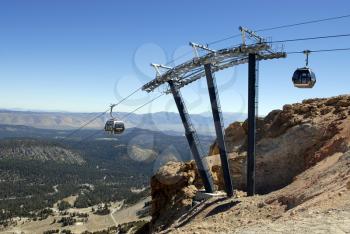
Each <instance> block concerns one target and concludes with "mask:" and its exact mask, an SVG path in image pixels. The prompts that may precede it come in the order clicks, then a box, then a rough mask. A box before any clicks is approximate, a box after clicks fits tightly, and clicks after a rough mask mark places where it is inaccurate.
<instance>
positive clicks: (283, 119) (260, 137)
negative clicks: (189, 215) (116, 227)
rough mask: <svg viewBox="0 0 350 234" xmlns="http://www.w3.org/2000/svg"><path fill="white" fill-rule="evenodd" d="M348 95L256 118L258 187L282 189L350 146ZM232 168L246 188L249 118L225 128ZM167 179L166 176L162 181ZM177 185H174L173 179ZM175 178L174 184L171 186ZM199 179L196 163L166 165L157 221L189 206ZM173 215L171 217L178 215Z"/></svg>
mask: <svg viewBox="0 0 350 234" xmlns="http://www.w3.org/2000/svg"><path fill="white" fill-rule="evenodd" d="M349 120H350V96H347V95H343V96H337V97H332V98H323V99H308V100H304V101H303V102H302V103H296V104H292V105H285V106H284V107H283V109H282V110H274V111H272V112H270V113H269V114H268V115H267V116H266V117H265V118H259V119H258V120H257V148H256V189H257V192H258V193H261V194H264V193H268V192H271V191H274V190H277V189H280V188H282V187H284V186H286V185H288V184H290V183H291V182H293V179H295V177H296V176H297V175H299V174H300V173H302V172H303V171H305V170H307V169H309V168H310V167H313V166H315V165H316V164H317V163H318V162H320V161H322V160H323V159H325V158H327V157H330V156H333V155H334V154H336V153H339V154H342V153H344V152H346V151H349V149H350V147H349V146H350V121H349ZM225 136H226V146H227V149H228V151H229V152H230V153H229V163H230V171H231V176H232V179H233V185H234V188H235V189H238V190H245V186H246V181H245V180H246V179H245V178H246V152H245V151H246V145H247V143H246V141H247V121H245V122H243V123H239V122H235V123H233V124H231V125H230V126H229V127H228V128H227V129H226V130H225ZM218 152H219V149H218V146H217V144H216V143H214V144H213V145H212V146H211V148H210V154H209V155H211V156H209V157H207V158H206V159H207V161H208V163H209V165H210V167H211V170H212V173H213V177H214V179H215V184H216V186H217V187H218V189H223V179H222V175H221V165H220V160H219V155H217V154H218ZM159 178H166V179H159ZM174 180H175V181H176V183H173V181H174ZM168 182H171V183H170V184H167V183H168ZM200 186H201V185H200V179H199V178H198V176H197V173H196V170H195V164H194V163H193V162H190V163H184V164H181V163H177V164H168V165H166V166H165V167H163V168H161V169H160V171H159V172H158V173H157V174H156V175H155V176H154V177H153V178H152V198H153V211H152V216H153V221H152V222H153V224H154V227H160V226H159V224H160V223H162V225H167V224H169V223H171V222H172V218H171V217H169V215H167V214H168V213H174V214H175V213H176V214H179V213H177V212H172V211H175V210H177V209H178V210H181V211H182V212H181V213H184V212H185V210H186V209H188V208H189V207H191V202H192V200H191V199H192V198H193V197H194V194H195V191H196V189H198V188H200ZM174 214H172V215H174Z"/></svg>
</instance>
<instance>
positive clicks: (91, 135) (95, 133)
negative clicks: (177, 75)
mask: <svg viewBox="0 0 350 234" xmlns="http://www.w3.org/2000/svg"><path fill="white" fill-rule="evenodd" d="M164 94H165V93H162V94H160V95H158V96H157V97H155V98H153V99H151V100H150V101H148V102H146V103H144V104H142V105H141V106H139V107H137V108H135V109H134V110H132V111H131V112H129V113H127V114H125V115H124V116H123V117H122V118H121V120H123V121H124V120H125V118H126V117H128V116H130V115H131V114H132V113H135V112H136V111H138V110H139V109H141V108H142V107H144V106H146V105H148V104H150V103H152V102H153V101H155V100H157V99H158V98H160V97H161V96H163V95H164ZM102 131H103V129H102ZM100 132H101V129H98V130H96V132H93V133H92V134H90V135H89V136H87V137H85V138H83V139H82V140H80V141H79V142H78V143H81V142H84V141H86V140H88V139H90V138H91V137H94V136H96V135H97V134H99V133H100Z"/></svg>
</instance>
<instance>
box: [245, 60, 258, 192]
mask: <svg viewBox="0 0 350 234" xmlns="http://www.w3.org/2000/svg"><path fill="white" fill-rule="evenodd" d="M256 78H257V77H256V54H249V58H248V151H247V194H248V196H253V195H254V194H255V137H256V116H255V115H256V113H255V110H256V104H257V103H256V91H257V90H256V89H257V86H256V82H257V81H256Z"/></svg>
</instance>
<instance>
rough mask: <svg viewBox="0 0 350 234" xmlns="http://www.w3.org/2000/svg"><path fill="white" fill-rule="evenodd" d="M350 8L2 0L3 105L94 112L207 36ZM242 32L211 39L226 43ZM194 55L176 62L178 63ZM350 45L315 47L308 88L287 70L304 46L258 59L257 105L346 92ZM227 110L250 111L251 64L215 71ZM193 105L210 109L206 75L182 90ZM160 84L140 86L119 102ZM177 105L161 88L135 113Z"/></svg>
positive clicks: (340, 4) (312, 31)
mask: <svg viewBox="0 0 350 234" xmlns="http://www.w3.org/2000/svg"><path fill="white" fill-rule="evenodd" d="M346 14H350V2H349V1H347V0H344V1H337V0H334V1H321V0H320V1H316V0H315V1H305V0H303V1H302V0H293V1H272V0H270V1H268V0H266V1H258V0H256V1H233V0H230V1H229V0H226V1H205V0H202V1H188V0H187V1H186V0H177V1H153V0H148V1H135V0H133V1H116V0H115V1H107V0H98V1H97V0H94V1H92V0H74V1H73V0H51V1H48V0H26V1H25V0H22V1H19V0H1V1H0V82H1V83H0V108H23V109H35V110H38V109H39V110H65V111H74V112H94V111H103V110H105V109H106V108H107V107H108V105H109V104H110V103H115V102H118V100H120V98H121V97H124V96H126V95H128V94H129V93H130V92H132V91H133V90H135V89H137V88H138V87H140V86H141V85H142V84H143V83H145V82H147V81H149V80H151V79H153V78H154V75H155V73H154V71H153V70H152V69H151V67H150V66H149V63H151V62H154V63H167V62H169V61H170V60H172V59H173V58H175V57H178V56H179V55H182V54H183V53H186V52H188V51H190V50H191V48H190V47H189V46H188V42H189V41H193V42H198V43H208V42H211V41H214V40H217V39H221V38H224V37H227V36H230V35H233V34H237V33H239V31H238V27H239V26H240V25H243V26H246V27H248V28H251V29H260V28H265V27H273V26H279V25H283V24H290V23H297V22H302V21H308V20H313V19H320V18H327V17H333V16H340V15H346ZM349 24H350V18H346V19H342V20H335V21H328V22H323V23H318V24H310V25H305V26H301V27H295V28H288V29H280V30H274V31H268V32H264V33H261V35H262V36H266V37H272V39H273V40H280V39H290V38H300V37H312V36H321V35H333V34H345V33H350V27H349ZM349 39H350V38H337V39H328V40H317V41H303V42H296V43H287V44H285V47H284V48H285V50H286V51H295V50H304V49H312V50H316V49H328V48H341V47H350V40H349ZM237 43H240V38H235V39H232V40H228V41H225V42H223V43H220V44H216V45H215V46H214V48H216V49H218V48H223V47H228V46H232V45H235V44H237ZM191 56H192V54H190V55H188V56H186V57H184V58H183V59H180V60H178V61H176V62H175V64H172V65H176V64H179V63H181V62H183V61H184V60H185V59H188V58H190V57H191ZM349 65H350V63H349V51H345V52H336V53H319V54H312V55H311V57H310V67H312V68H313V70H314V71H315V73H316V76H317V78H318V80H317V84H316V85H315V87H314V88H313V89H311V90H310V89H296V88H294V87H293V85H292V83H291V76H292V73H293V71H294V70H295V69H296V68H297V67H301V66H304V56H303V55H290V56H289V57H288V58H287V59H280V60H274V61H265V62H261V63H260V91H259V97H260V107H259V113H260V114H266V113H268V112H269V111H270V110H272V109H276V108H281V107H282V106H283V105H284V104H286V103H293V102H298V101H301V100H303V99H305V98H310V97H327V96H333V95H338V94H346V93H349V91H350V85H349V75H348V74H349V71H348V67H349ZM216 77H217V80H218V82H219V87H220V90H219V91H220V99H221V104H222V109H223V111H225V112H246V106H247V105H246V102H247V66H246V65H241V66H239V67H238V68H232V69H227V70H225V71H223V72H219V73H217V74H216ZM182 91H183V95H184V97H185V99H186V101H187V104H188V107H189V109H190V112H191V113H200V112H206V111H208V110H210V106H209V99H208V94H207V91H206V82H205V79H202V80H201V81H198V82H196V83H193V84H191V85H190V86H187V87H186V88H184V89H182ZM156 95H157V93H153V94H150V95H148V94H146V93H143V92H139V93H137V94H136V95H135V96H134V97H133V98H131V99H130V100H129V101H128V102H126V103H125V104H124V105H121V106H120V107H119V110H120V111H128V110H132V109H134V108H135V107H137V106H138V105H140V104H142V103H144V102H146V101H147V100H149V99H150V98H151V97H153V96H156ZM157 111H176V107H175V105H174V103H173V100H172V96H166V97H164V98H161V99H159V100H157V101H156V102H154V103H153V104H152V105H149V106H147V107H145V108H143V109H142V110H140V112H139V113H145V112H157Z"/></svg>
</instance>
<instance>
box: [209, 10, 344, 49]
mask: <svg viewBox="0 0 350 234" xmlns="http://www.w3.org/2000/svg"><path fill="white" fill-rule="evenodd" d="M349 17H350V14H348V15H342V16H335V17H330V18H324V19H317V20H310V21H304V22H299V23H294V24H286V25H281V26H276V27H270V28H262V29H258V30H254V32H265V31H271V30H275V29H281V28H290V27H296V26H300V25H306V24H313V23H319V22H324V21H330V20H337V19H344V18H349ZM241 35H242V34H235V35H232V36H228V37H225V38H222V39H218V40H216V41H212V42H210V43H208V45H214V44H217V43H220V42H223V41H227V40H229V39H233V38H236V37H240V36H241Z"/></svg>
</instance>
